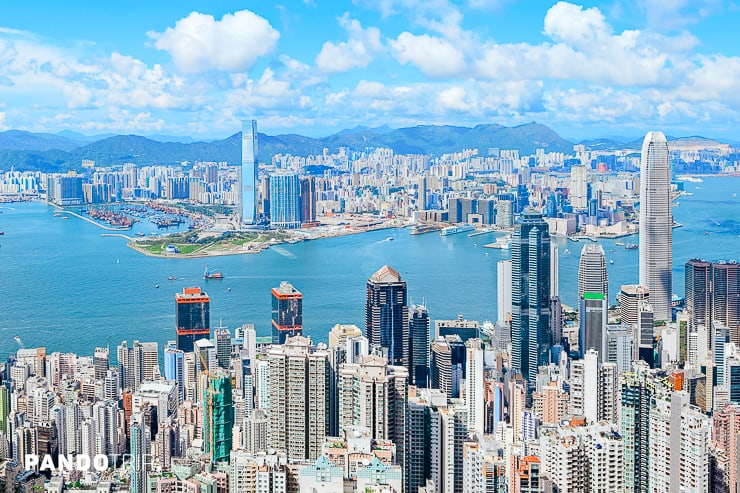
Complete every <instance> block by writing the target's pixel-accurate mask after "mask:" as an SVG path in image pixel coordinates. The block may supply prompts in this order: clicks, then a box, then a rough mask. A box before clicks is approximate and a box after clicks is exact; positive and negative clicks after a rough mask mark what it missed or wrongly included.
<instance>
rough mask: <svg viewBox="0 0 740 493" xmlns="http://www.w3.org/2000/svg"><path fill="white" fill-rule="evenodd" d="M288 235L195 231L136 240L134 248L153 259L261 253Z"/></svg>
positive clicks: (287, 238) (260, 232) (277, 232)
mask: <svg viewBox="0 0 740 493" xmlns="http://www.w3.org/2000/svg"><path fill="white" fill-rule="evenodd" d="M287 240H289V235H288V234H286V233H284V232H282V231H244V232H240V231H225V232H212V231H200V230H192V231H187V232H182V233H174V234H169V235H166V236H159V237H152V238H142V239H136V240H133V241H131V242H130V243H129V246H131V247H132V248H134V249H136V250H138V251H140V252H142V253H145V254H147V255H153V256H166V257H170V256H173V257H176V256H190V257H195V256H211V255H228V254H235V253H249V252H254V253H256V252H259V251H260V250H263V249H265V248H267V247H268V246H269V245H274V244H276V243H283V242H285V241H287Z"/></svg>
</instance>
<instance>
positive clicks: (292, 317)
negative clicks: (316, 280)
mask: <svg viewBox="0 0 740 493" xmlns="http://www.w3.org/2000/svg"><path fill="white" fill-rule="evenodd" d="M302 333H303V295H302V294H301V292H300V291H298V290H297V289H296V288H294V287H293V285H292V284H291V283H289V282H287V281H282V282H281V283H280V286H278V287H276V288H272V343H273V344H283V343H284V342H285V340H286V339H287V338H288V337H293V336H297V335H301V334H302Z"/></svg>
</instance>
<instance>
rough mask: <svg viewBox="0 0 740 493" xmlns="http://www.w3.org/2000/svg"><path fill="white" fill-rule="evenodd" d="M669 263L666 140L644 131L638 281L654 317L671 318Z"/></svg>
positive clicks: (670, 239)
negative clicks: (645, 291) (645, 289)
mask: <svg viewBox="0 0 740 493" xmlns="http://www.w3.org/2000/svg"><path fill="white" fill-rule="evenodd" d="M672 262H673V214H672V212H671V164H670V160H669V157H668V142H667V141H666V138H665V135H663V133H662V132H648V134H647V135H646V136H645V140H644V141H643V143H642V162H641V164H640V284H641V285H643V286H647V288H648V289H650V304H651V305H652V306H653V311H654V314H655V320H663V321H670V320H671V306H672V305H671V301H672V300H671V296H672V294H673V287H672V283H673V276H672V270H671V269H672V268H673V266H672Z"/></svg>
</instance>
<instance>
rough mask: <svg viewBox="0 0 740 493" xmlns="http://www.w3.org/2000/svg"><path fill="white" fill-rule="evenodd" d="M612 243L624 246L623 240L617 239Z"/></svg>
mask: <svg viewBox="0 0 740 493" xmlns="http://www.w3.org/2000/svg"><path fill="white" fill-rule="evenodd" d="M614 244H615V245H617V246H624V242H623V241H617V242H615V243H614Z"/></svg>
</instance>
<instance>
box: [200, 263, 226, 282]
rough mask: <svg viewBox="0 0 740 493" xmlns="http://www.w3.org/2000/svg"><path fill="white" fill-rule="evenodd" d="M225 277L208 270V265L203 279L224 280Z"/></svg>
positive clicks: (218, 272) (220, 273)
mask: <svg viewBox="0 0 740 493" xmlns="http://www.w3.org/2000/svg"><path fill="white" fill-rule="evenodd" d="M223 278H224V275H223V273H222V272H220V271H213V272H210V271H209V270H208V265H206V271H205V272H204V273H203V279H223Z"/></svg>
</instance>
